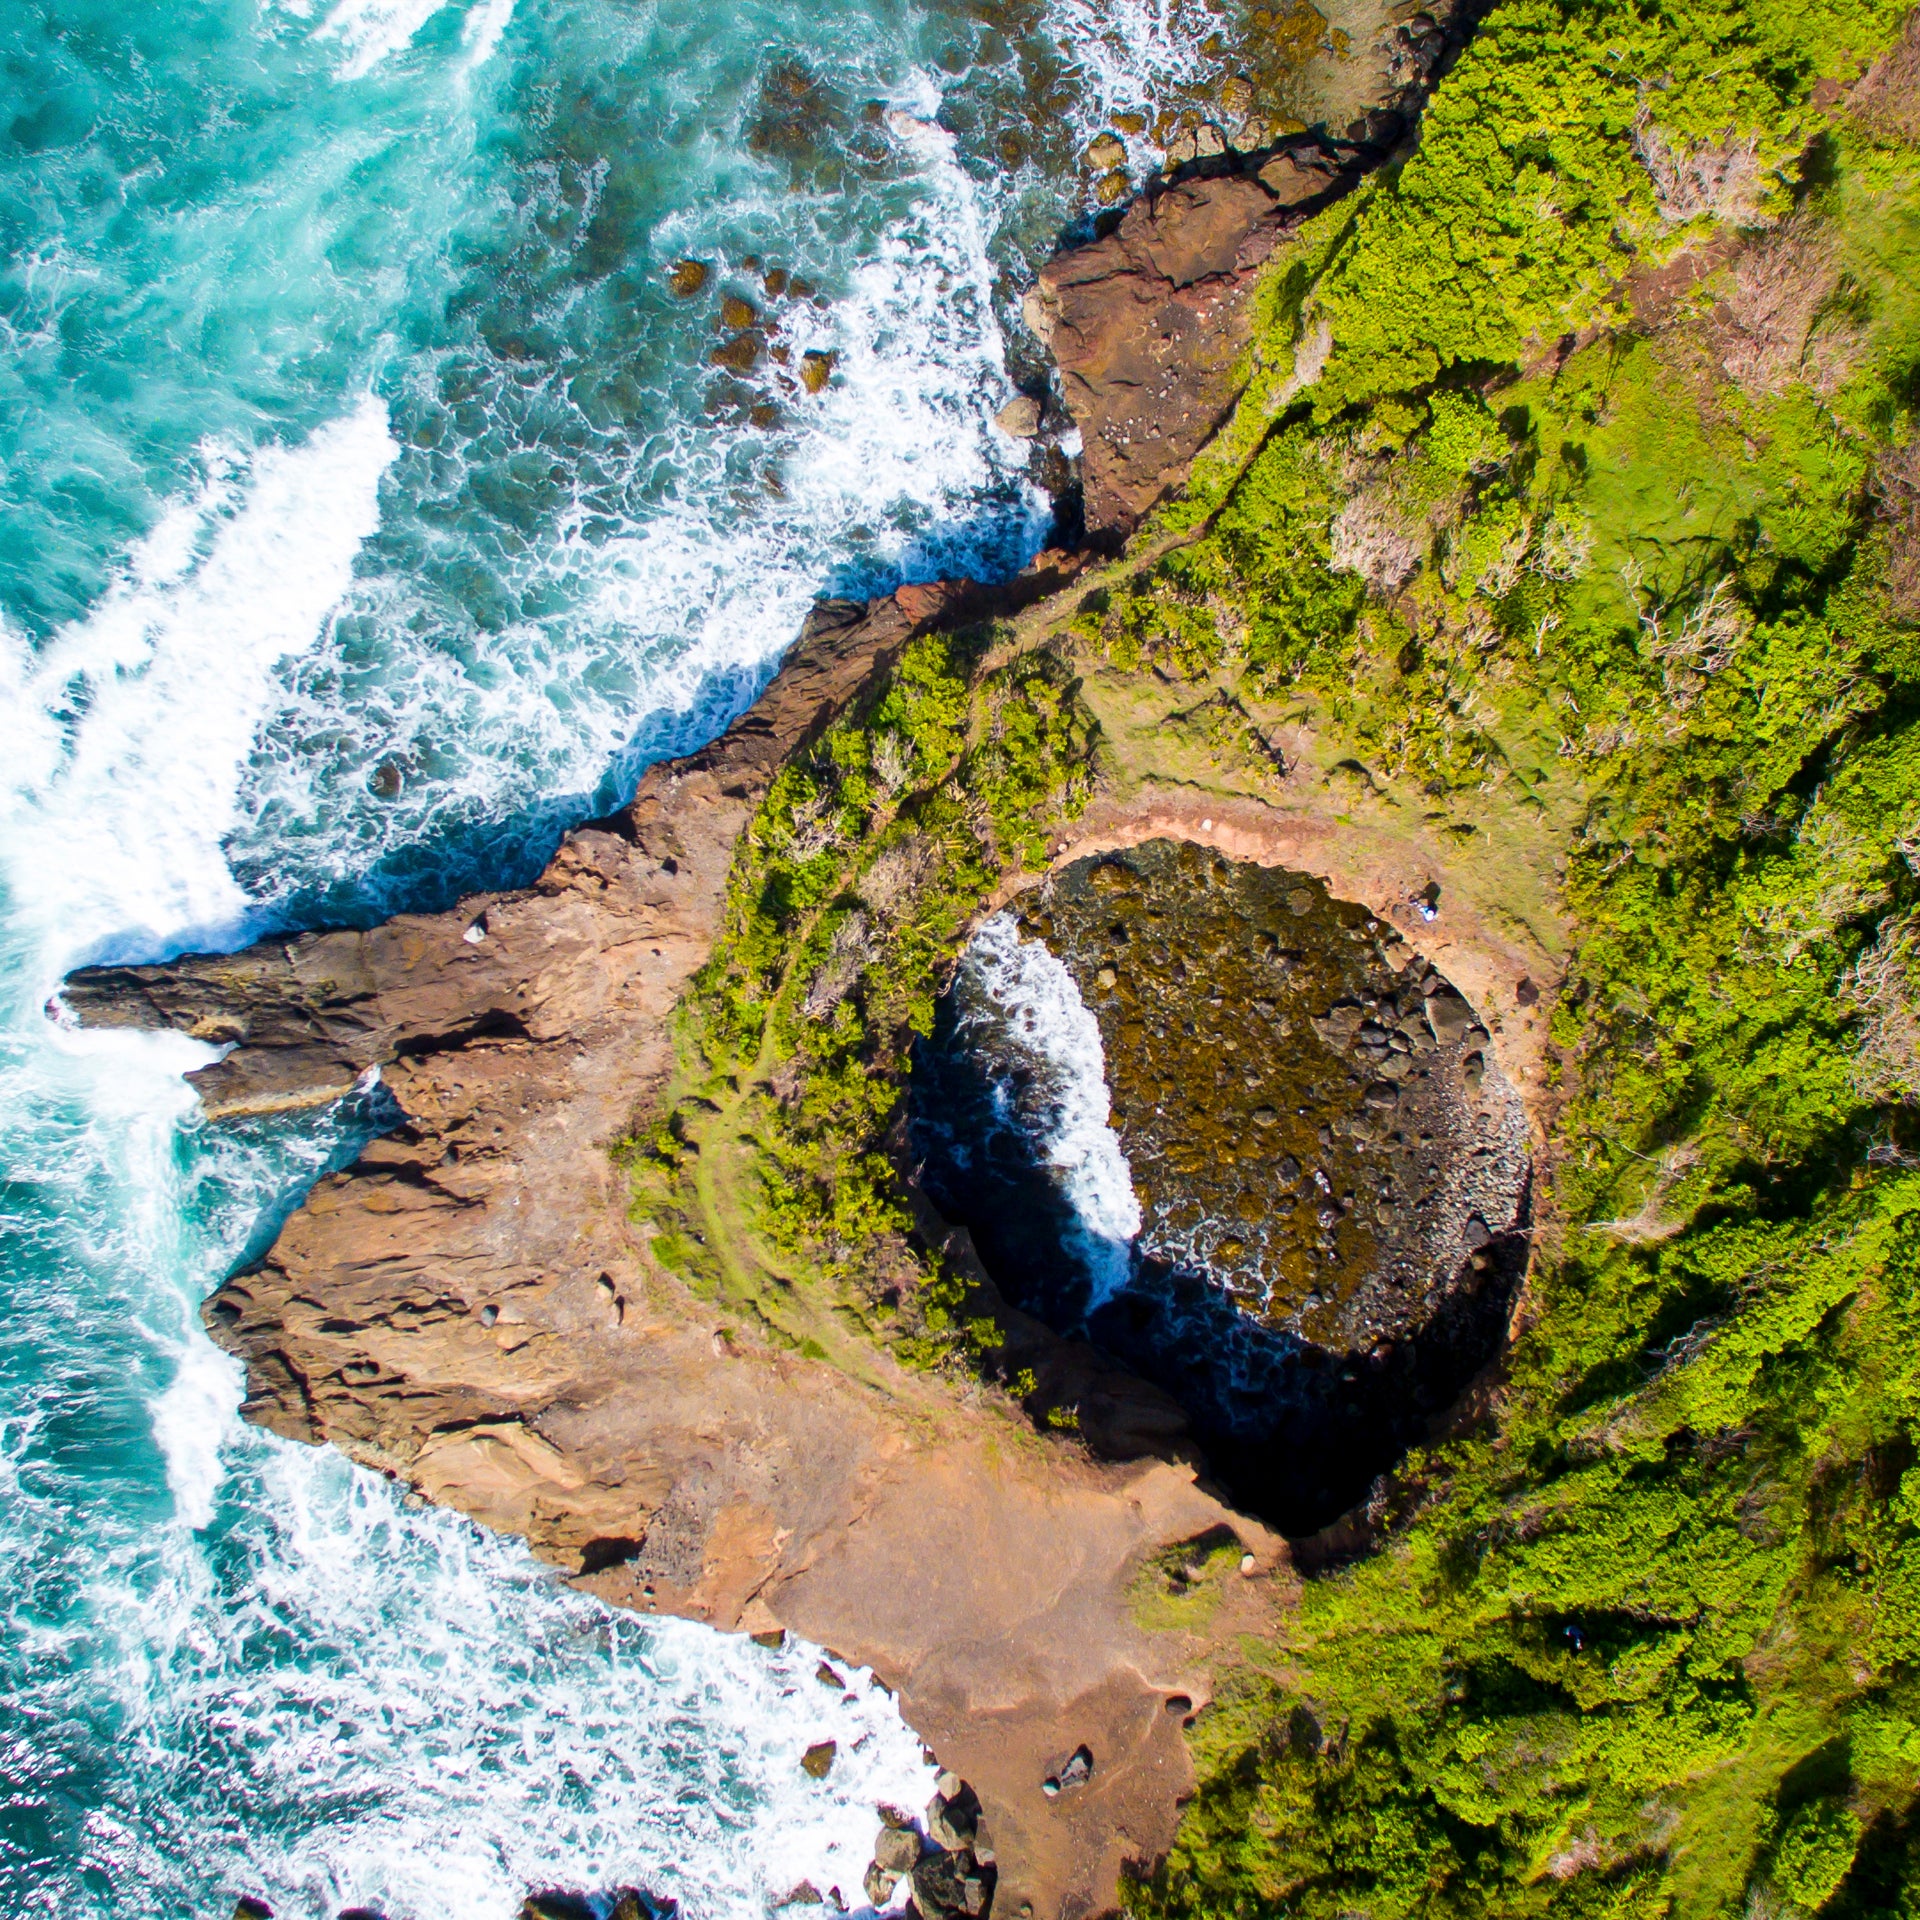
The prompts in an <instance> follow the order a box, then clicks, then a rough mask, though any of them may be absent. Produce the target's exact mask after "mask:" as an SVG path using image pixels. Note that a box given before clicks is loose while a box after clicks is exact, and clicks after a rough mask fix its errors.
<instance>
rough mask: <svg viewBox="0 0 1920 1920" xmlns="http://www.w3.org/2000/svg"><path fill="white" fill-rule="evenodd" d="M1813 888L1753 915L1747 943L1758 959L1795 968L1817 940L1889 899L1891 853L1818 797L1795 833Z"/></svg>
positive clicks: (1771, 904)
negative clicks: (1887, 870) (1887, 872)
mask: <svg viewBox="0 0 1920 1920" xmlns="http://www.w3.org/2000/svg"><path fill="white" fill-rule="evenodd" d="M1794 840H1795V842H1796V851H1797V852H1799V853H1800V854H1802V855H1804V856H1805V860H1806V865H1807V866H1808V868H1809V869H1810V870H1811V874H1812V875H1813V877H1814V884H1813V885H1812V886H1810V887H1808V888H1804V889H1801V890H1799V891H1796V892H1791V893H1787V894H1785V895H1783V896H1781V897H1780V898H1777V899H1774V900H1770V901H1768V902H1766V903H1765V904H1764V905H1763V906H1762V907H1761V908H1760V909H1759V910H1758V911H1757V912H1756V913H1755V914H1754V916H1753V919H1752V922H1751V928H1750V932H1749V936H1748V945H1749V948H1750V949H1751V950H1753V951H1754V952H1755V954H1756V957H1761V958H1767V959H1771V960H1774V961H1777V962H1778V963H1779V964H1780V965H1782V966H1789V967H1790V966H1792V965H1793V963H1794V962H1795V961H1796V960H1798V959H1799V958H1800V956H1801V955H1802V954H1803V953H1805V952H1806V950H1807V949H1808V948H1809V947H1811V946H1812V945H1813V944H1814V943H1815V942H1816V941H1819V940H1825V939H1828V938H1830V937H1831V935H1832V934H1833V933H1834V932H1835V931H1836V929H1838V928H1840V927H1842V926H1844V925H1845V924H1846V923H1847V922H1848V921H1849V920H1857V919H1858V918H1859V917H1860V916H1861V915H1862V914H1863V913H1866V912H1868V911H1869V910H1870V909H1871V908H1873V907H1876V906H1878V905H1879V904H1880V903H1881V902H1882V901H1883V900H1885V899H1886V897H1887V887H1886V880H1885V863H1886V855H1885V850H1884V848H1883V847H1881V846H1878V845H1876V844H1875V843H1874V842H1873V841H1872V840H1870V839H1869V838H1868V837H1867V835H1866V834H1864V833H1862V832H1861V830H1860V829H1859V828H1858V827H1856V826H1855V825H1854V824H1853V823H1852V821H1850V820H1849V819H1847V817H1846V816H1845V815H1844V814H1843V813H1841V812H1839V810H1838V809H1837V808H1834V807H1831V806H1829V805H1827V804H1826V802H1825V801H1824V800H1823V799H1822V798H1821V797H1820V796H1819V795H1817V794H1816V795H1815V796H1814V801H1813V805H1812V806H1811V807H1809V808H1808V809H1807V813H1806V816H1805V818H1804V819H1802V821H1801V822H1800V828H1799V831H1798V832H1797V833H1796V834H1795V835H1794Z"/></svg>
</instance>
